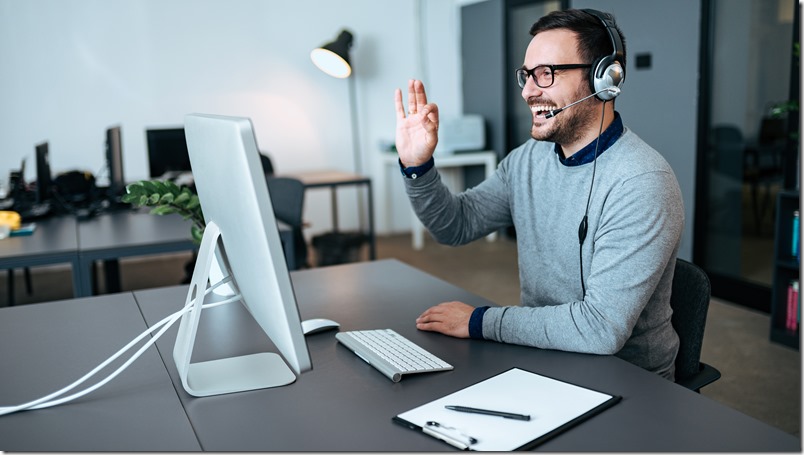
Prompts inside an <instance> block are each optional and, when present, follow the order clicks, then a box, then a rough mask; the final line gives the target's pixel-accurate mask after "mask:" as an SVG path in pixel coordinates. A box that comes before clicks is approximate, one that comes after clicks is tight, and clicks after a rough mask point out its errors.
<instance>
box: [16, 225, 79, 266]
mask: <svg viewBox="0 0 804 455" xmlns="http://www.w3.org/2000/svg"><path fill="white" fill-rule="evenodd" d="M77 250H78V235H77V228H76V224H75V219H74V218H72V217H58V218H49V219H44V220H37V221H36V229H35V230H34V232H33V233H32V234H31V235H22V236H17V237H9V238H6V239H3V240H0V268H11V267H22V266H28V265H31V266H33V265H44V264H54V263H59V262H71V261H72V260H73V258H74V257H75V256H76V254H77V253H76V252H77Z"/></svg>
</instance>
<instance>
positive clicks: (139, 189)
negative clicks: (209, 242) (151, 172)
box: [122, 180, 206, 245]
mask: <svg viewBox="0 0 804 455" xmlns="http://www.w3.org/2000/svg"><path fill="white" fill-rule="evenodd" d="M122 201H123V202H126V203H129V204H131V205H133V206H134V207H153V208H152V209H151V212H150V213H151V214H154V215H168V214H171V213H177V214H179V215H181V216H182V217H183V218H184V219H185V220H191V221H192V223H193V224H192V226H191V227H190V238H191V239H192V240H193V242H194V243H195V244H196V245H200V244H201V237H203V235H204V228H205V227H206V223H205V222H204V213H203V212H202V211H201V203H200V202H199V200H198V195H197V194H195V192H194V191H193V190H191V189H190V188H188V187H186V186H182V187H180V186H178V185H176V184H175V183H173V182H169V181H161V180H140V181H139V182H136V183H131V184H129V185H127V186H126V194H124V195H123V197H122Z"/></svg>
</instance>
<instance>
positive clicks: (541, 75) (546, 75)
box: [516, 63, 592, 88]
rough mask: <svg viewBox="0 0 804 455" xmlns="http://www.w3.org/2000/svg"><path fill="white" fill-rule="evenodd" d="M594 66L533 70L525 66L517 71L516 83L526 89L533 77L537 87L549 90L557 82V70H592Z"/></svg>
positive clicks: (536, 67)
mask: <svg viewBox="0 0 804 455" xmlns="http://www.w3.org/2000/svg"><path fill="white" fill-rule="evenodd" d="M591 66H592V65H590V64H588V63H572V64H569V65H538V66H535V67H533V68H531V69H527V68H525V67H524V66H523V67H522V68H518V69H517V70H516V83H517V84H519V88H525V84H527V82H528V77H532V78H533V80H534V82H536V85H537V86H539V87H541V88H547V87H550V86H551V85H553V82H555V73H556V70H572V69H577V68H590V67H591Z"/></svg>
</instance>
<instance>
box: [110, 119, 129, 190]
mask: <svg viewBox="0 0 804 455" xmlns="http://www.w3.org/2000/svg"><path fill="white" fill-rule="evenodd" d="M106 166H107V167H108V168H109V193H108V196H109V198H112V199H116V198H118V197H119V196H121V195H122V194H123V192H124V191H125V188H126V179H125V177H124V175H123V138H122V133H121V131H120V127H119V126H114V127H111V128H107V129H106Z"/></svg>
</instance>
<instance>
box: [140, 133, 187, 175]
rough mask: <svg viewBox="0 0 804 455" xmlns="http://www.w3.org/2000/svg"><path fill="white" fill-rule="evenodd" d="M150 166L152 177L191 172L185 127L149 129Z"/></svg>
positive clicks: (147, 136)
mask: <svg viewBox="0 0 804 455" xmlns="http://www.w3.org/2000/svg"><path fill="white" fill-rule="evenodd" d="M145 136H146V139H147V141H148V167H149V171H150V174H151V178H159V177H162V176H164V175H165V174H168V173H181V172H190V170H191V169H190V156H189V154H188V152H187V139H186V138H185V135H184V128H164V129H148V130H146V132H145Z"/></svg>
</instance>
